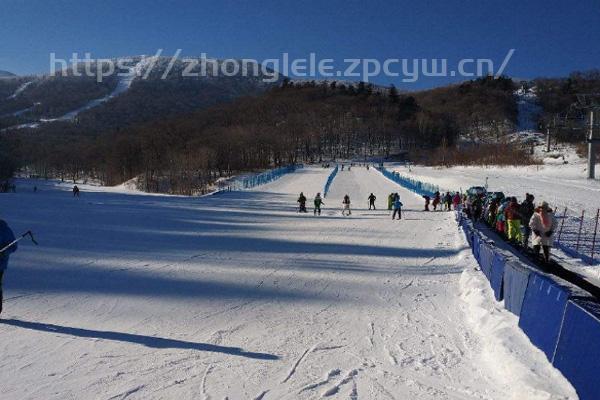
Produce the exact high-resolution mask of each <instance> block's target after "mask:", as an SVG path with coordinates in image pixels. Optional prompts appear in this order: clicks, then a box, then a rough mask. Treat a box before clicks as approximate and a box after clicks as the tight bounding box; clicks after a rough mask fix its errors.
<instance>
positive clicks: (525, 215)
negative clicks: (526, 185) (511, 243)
mask: <svg viewBox="0 0 600 400" xmlns="http://www.w3.org/2000/svg"><path fill="white" fill-rule="evenodd" d="M534 201H535V196H533V195H532V194H529V193H525V201H524V202H523V203H521V208H520V210H519V211H520V213H521V218H522V219H521V222H522V225H521V227H522V230H523V232H522V236H523V248H525V249H527V248H529V238H530V237H531V228H530V227H529V221H531V217H533V213H534V212H535V205H534V203H533V202H534Z"/></svg>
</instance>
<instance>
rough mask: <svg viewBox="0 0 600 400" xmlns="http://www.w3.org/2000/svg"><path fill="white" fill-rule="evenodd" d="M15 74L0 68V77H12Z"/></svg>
mask: <svg viewBox="0 0 600 400" xmlns="http://www.w3.org/2000/svg"><path fill="white" fill-rule="evenodd" d="M15 76H16V75H15V74H13V73H12V72H8V71H2V70H0V78H12V77H15Z"/></svg>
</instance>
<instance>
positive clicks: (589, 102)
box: [577, 93, 600, 179]
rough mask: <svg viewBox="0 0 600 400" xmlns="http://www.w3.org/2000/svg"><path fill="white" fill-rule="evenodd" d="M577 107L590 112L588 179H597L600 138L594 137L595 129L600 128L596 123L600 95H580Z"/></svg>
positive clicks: (599, 108)
mask: <svg viewBox="0 0 600 400" xmlns="http://www.w3.org/2000/svg"><path fill="white" fill-rule="evenodd" d="M577 107H578V108H579V109H581V110H585V111H588V112H589V120H588V134H587V135H586V142H587V144H588V168H587V170H588V179H596V144H598V143H600V137H595V136H594V128H595V127H598V126H600V125H599V124H597V123H594V117H596V118H597V119H600V112H599V111H600V94H599V93H594V94H578V95H577Z"/></svg>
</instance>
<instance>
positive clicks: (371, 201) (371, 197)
mask: <svg viewBox="0 0 600 400" xmlns="http://www.w3.org/2000/svg"><path fill="white" fill-rule="evenodd" d="M368 199H369V210H370V209H371V208H373V210H377V209H376V208H375V200H377V197H375V195H374V194H373V193H371V194H370V195H369V197H368Z"/></svg>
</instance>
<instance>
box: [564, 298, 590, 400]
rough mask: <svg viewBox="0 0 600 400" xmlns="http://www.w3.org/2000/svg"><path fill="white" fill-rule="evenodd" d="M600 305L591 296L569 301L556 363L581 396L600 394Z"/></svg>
mask: <svg viewBox="0 0 600 400" xmlns="http://www.w3.org/2000/svg"><path fill="white" fill-rule="evenodd" d="M598 355H600V305H599V304H597V303H596V302H593V301H590V300H589V299H571V300H569V302H568V303H567V307H566V310H565V315H564V318H563V322H562V328H561V331H560V337H559V339H558V345H557V346H556V352H555V354H554V361H553V364H554V366H555V367H556V368H558V369H559V370H560V371H561V372H562V373H563V375H564V376H565V377H566V378H567V379H568V380H569V382H571V384H572V385H573V387H574V388H575V389H576V390H577V394H578V395H579V399H580V400H596V399H598V398H599V397H600V379H598V371H600V357H599V356H598Z"/></svg>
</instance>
